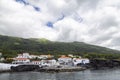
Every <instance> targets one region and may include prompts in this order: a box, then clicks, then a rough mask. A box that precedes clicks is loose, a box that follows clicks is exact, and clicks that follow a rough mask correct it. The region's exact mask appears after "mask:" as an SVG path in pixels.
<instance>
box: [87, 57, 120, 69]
mask: <svg viewBox="0 0 120 80" xmlns="http://www.w3.org/2000/svg"><path fill="white" fill-rule="evenodd" d="M89 65H90V68H93V69H104V68H115V67H120V60H108V59H93V60H90V64H89Z"/></svg>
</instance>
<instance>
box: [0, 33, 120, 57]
mask: <svg viewBox="0 0 120 80" xmlns="http://www.w3.org/2000/svg"><path fill="white" fill-rule="evenodd" d="M0 52H2V53H3V54H4V56H6V57H13V56H16V55H17V54H18V53H22V52H29V53H31V54H54V55H58V54H76V55H86V56H88V54H93V53H94V54H107V53H109V54H116V53H120V51H117V50H112V49H108V48H105V47H99V46H95V45H90V44H86V43H83V42H52V41H49V40H47V39H35V38H30V39H23V38H18V37H9V36H2V35H0Z"/></svg>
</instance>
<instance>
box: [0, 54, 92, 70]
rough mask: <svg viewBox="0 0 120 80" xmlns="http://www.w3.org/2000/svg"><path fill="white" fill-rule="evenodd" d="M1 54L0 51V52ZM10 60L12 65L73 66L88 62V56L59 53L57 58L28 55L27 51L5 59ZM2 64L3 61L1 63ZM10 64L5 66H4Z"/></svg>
mask: <svg viewBox="0 0 120 80" xmlns="http://www.w3.org/2000/svg"><path fill="white" fill-rule="evenodd" d="M0 56H2V53H0ZM8 59H9V60H12V62H11V63H9V64H11V65H12V66H16V65H39V67H54V68H55V67H57V68H61V67H75V66H80V67H81V66H84V65H86V64H89V63H90V60H89V59H88V58H82V57H81V56H76V55H72V54H69V55H60V56H59V57H58V58H57V59H55V58H54V55H50V54H48V55H30V54H29V53H22V54H18V55H17V56H16V57H14V58H7V60H8ZM4 60H5V59H4V58H3V57H1V58H0V61H4ZM2 64H4V63H2ZM3 67H4V68H5V66H3ZM7 67H9V68H10V66H6V68H7Z"/></svg>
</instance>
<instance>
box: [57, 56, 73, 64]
mask: <svg viewBox="0 0 120 80" xmlns="http://www.w3.org/2000/svg"><path fill="white" fill-rule="evenodd" d="M71 61H72V58H71V57H67V56H65V55H62V56H61V57H60V58H58V62H59V63H60V64H67V63H70V62H71Z"/></svg>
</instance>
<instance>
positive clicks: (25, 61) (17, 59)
mask: <svg viewBox="0 0 120 80" xmlns="http://www.w3.org/2000/svg"><path fill="white" fill-rule="evenodd" d="M12 63H16V64H17V63H18V64H19V63H23V64H24V63H30V59H28V58H15V59H14V61H13V62H12Z"/></svg>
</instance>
